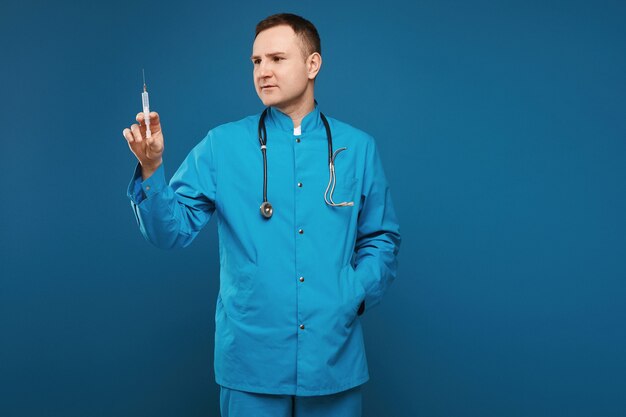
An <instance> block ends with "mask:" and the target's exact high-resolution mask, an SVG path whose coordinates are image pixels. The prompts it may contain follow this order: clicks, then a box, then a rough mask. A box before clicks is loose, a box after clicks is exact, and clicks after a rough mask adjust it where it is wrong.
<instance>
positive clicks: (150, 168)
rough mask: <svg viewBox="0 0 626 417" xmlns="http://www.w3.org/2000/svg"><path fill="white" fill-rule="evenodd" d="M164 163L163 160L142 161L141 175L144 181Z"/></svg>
mask: <svg viewBox="0 0 626 417" xmlns="http://www.w3.org/2000/svg"><path fill="white" fill-rule="evenodd" d="M140 163H141V162H140ZM162 163H163V160H160V161H158V162H157V163H149V164H148V163H141V177H142V179H143V181H145V180H147V179H148V178H149V177H150V176H151V175H152V174H154V172H155V171H156V170H157V169H159V167H160V166H161V164H162Z"/></svg>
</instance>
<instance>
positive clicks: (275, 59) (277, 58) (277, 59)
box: [274, 56, 285, 61]
mask: <svg viewBox="0 0 626 417" xmlns="http://www.w3.org/2000/svg"><path fill="white" fill-rule="evenodd" d="M281 59H285V58H281V57H279V56H276V57H274V61H280V60H281Z"/></svg>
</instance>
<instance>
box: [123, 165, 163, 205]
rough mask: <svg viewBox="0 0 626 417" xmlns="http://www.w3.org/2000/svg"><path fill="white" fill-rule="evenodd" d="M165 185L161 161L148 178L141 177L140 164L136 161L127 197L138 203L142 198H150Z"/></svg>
mask: <svg viewBox="0 0 626 417" xmlns="http://www.w3.org/2000/svg"><path fill="white" fill-rule="evenodd" d="M166 186H167V182H166V181H165V169H164V168H163V163H161V165H159V167H158V168H157V170H156V171H154V173H153V174H152V175H150V177H149V178H148V179H146V180H145V181H142V179H141V164H140V163H139V162H137V165H136V166H135V172H134V173H133V177H132V179H131V181H130V184H129V185H128V192H127V194H128V198H130V200H131V201H132V202H133V203H135V204H140V203H141V202H142V201H143V200H145V199H147V198H150V197H151V196H152V195H154V194H157V193H159V192H160V191H161V190H163V188H165V187H166Z"/></svg>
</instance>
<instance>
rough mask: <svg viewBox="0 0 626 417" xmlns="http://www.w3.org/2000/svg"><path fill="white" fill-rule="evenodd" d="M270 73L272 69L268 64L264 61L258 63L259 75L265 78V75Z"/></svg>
mask: <svg viewBox="0 0 626 417" xmlns="http://www.w3.org/2000/svg"><path fill="white" fill-rule="evenodd" d="M271 75H272V71H271V69H270V68H269V67H268V65H267V64H266V63H265V62H261V63H260V64H259V77H261V78H267V77H269V76H271Z"/></svg>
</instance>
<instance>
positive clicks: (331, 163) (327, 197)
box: [259, 107, 354, 219]
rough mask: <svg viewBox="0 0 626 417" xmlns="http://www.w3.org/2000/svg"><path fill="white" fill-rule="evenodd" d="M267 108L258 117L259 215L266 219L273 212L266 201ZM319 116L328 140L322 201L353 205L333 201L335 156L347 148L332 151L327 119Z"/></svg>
mask: <svg viewBox="0 0 626 417" xmlns="http://www.w3.org/2000/svg"><path fill="white" fill-rule="evenodd" d="M268 110H269V107H267V108H266V109H265V110H263V113H261V117H260V118H259V142H260V143H261V153H262V154H263V204H261V207H260V209H261V215H262V216H263V217H264V218H266V219H269V218H270V217H272V214H274V208H273V207H272V204H271V203H270V202H269V201H267V155H266V152H267V146H266V144H267V130H265V116H266V115H267V111H268ZM320 117H321V118H322V122H324V127H325V128H326V139H327V140H328V170H329V172H330V179H329V180H328V186H327V187H326V191H325V192H324V201H325V202H326V204H328V205H329V206H333V207H345V206H353V205H354V202H353V201H344V202H341V203H335V202H334V201H333V192H334V191H335V184H336V183H337V178H336V177H335V158H336V157H337V155H338V154H339V152H341V151H345V150H346V149H347V148H346V147H343V148H339V149H337V150H336V151H335V152H334V153H333V136H332V134H331V133H330V126H329V125H328V120H326V117H325V116H324V115H323V114H322V113H320ZM329 191H330V194H329Z"/></svg>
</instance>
